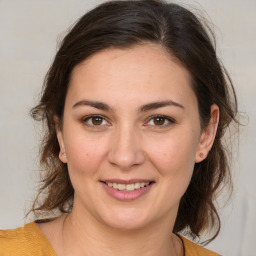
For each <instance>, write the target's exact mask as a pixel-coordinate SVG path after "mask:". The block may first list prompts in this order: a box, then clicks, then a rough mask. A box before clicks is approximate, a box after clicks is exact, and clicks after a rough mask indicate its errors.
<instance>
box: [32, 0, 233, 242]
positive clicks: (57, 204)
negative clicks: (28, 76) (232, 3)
mask: <svg viewBox="0 0 256 256" xmlns="http://www.w3.org/2000/svg"><path fill="white" fill-rule="evenodd" d="M207 30H208V29H206V28H205V26H203V25H202V23H201V22H200V21H199V19H198V18H197V17H196V16H195V15H194V14H192V12H190V11H189V10H187V9H185V8H183V7H181V6H179V5H176V4H168V3H166V2H164V1H158V0H138V1H136V0H135V1H109V2H106V3H104V4H101V5H100V6H98V7H96V8H95V9H93V10H91V11H90V12H88V13H86V14H85V15H84V16H82V17H81V18H80V20H79V21H78V22H77V23H76V24H75V26H74V27H73V28H72V29H71V30H70V32H69V33H68V34H67V35H66V37H65V38H64V40H63V41H62V43H61V45H60V48H59V50H58V52H57V54H56V56H55V59H54V61H53V64H52V66H51V67H50V69H49V71H48V73H47V75H46V78H45V83H44V87H43V92H42V97H41V100H40V103H39V105H37V106H36V107H34V108H33V109H32V111H31V114H32V116H33V118H34V119H35V120H40V121H43V122H44V123H45V124H46V129H45V134H44V140H43V143H42V147H41V165H42V167H43V169H44V171H45V173H44V178H43V179H42V181H41V182H42V183H41V187H40V189H39V194H42V193H43V194H44V195H45V196H44V198H43V200H42V201H40V202H39V201H38V197H37V199H36V201H35V203H34V205H33V207H32V211H33V212H34V213H35V214H36V216H38V214H37V213H40V214H41V213H42V212H50V211H52V210H56V209H58V210H59V211H60V212H63V213H65V212H69V211H70V210H71V208H72V203H73V195H74V189H73V187H72V184H71V181H70V178H69V174H68V170H67V166H66V164H63V163H62V162H61V161H60V160H59V158H58V155H59V151H60V148H59V144H58V141H57V136H56V130H55V123H54V115H56V116H57V117H58V118H59V119H60V120H61V119H62V116H63V109H64V104H65V97H66V93H67V89H68V86H69V80H70V76H71V73H72V70H73V69H74V67H75V66H76V65H78V64H79V63H81V62H82V61H84V60H85V59H86V58H88V57H89V56H91V55H93V54H94V53H96V52H99V51H101V50H103V49H106V48H109V47H114V48H115V47H117V48H124V49H125V48H128V47H132V46H135V45H138V44H141V43H147V42H150V43H156V44H159V45H162V46H163V47H164V48H165V49H166V50H167V51H168V52H169V54H170V55H171V56H172V57H174V58H175V59H176V60H177V61H179V63H181V64H182V65H183V66H184V67H185V68H186V69H187V70H188V71H189V72H190V74H191V77H192V85H191V86H192V88H193V90H194V92H195V94H196V97H197V100H198V106H199V114H200V121H201V126H202V129H203V128H205V127H206V126H207V124H208V122H209V120H210V108H211V105H212V104H214V103H215V104H217V105H218V106H219V109H220V120H219V126H218V130H217V134H216V139H215V142H214V144H213V147H212V149H211V151H210V152H209V154H208V156H207V158H206V159H205V160H204V161H203V162H200V163H196V164H195V168H194V172H193V176H192V179H191V182H190V185H189V187H188V189H187V191H186V193H185V194H184V195H183V197H182V199H181V202H180V207H179V211H178V215H177V219H176V222H175V226H174V230H173V232H180V231H182V230H183V231H184V230H189V234H190V235H192V237H194V238H195V237H199V236H200V234H201V232H202V231H204V230H206V229H207V230H211V229H214V230H215V233H214V235H213V236H212V238H211V239H213V238H215V237H216V236H217V234H218V232H219V229H220V219H219V215H218V212H217V209H216V207H215V204H214V200H215V197H216V194H217V192H218V191H219V189H220V187H222V185H223V184H224V185H230V184H231V180H230V171H229V166H228V163H227V152H226V148H225V147H224V145H223V142H222V137H223V134H224V131H225V129H226V128H227V127H228V125H229V124H230V122H231V121H232V120H235V116H236V113H237V102H236V96H235V92H234V88H233V85H232V83H231V80H230V78H229V76H228V74H227V72H226V71H225V69H224V68H223V66H222V65H221V63H220V61H219V60H218V58H217V56H216V49H215V46H214V45H215V43H214V41H213V38H214V37H213V36H212V33H211V31H210V34H208V33H209V32H208V33H207ZM208 31H209V30H208ZM209 35H210V36H209Z"/></svg>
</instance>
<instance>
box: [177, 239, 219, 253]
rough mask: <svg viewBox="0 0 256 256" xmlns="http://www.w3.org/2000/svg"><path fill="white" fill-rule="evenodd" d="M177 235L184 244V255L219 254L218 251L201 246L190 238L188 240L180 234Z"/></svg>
mask: <svg viewBox="0 0 256 256" xmlns="http://www.w3.org/2000/svg"><path fill="white" fill-rule="evenodd" d="M179 237H180V238H181V240H182V242H183V245H184V249H185V256H221V255H220V254H218V253H215V252H213V251H210V250H208V249H206V248H203V247H201V246H199V245H197V244H195V243H193V242H191V241H190V240H188V239H187V238H185V237H183V236H181V235H179Z"/></svg>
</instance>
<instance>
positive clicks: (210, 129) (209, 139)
mask: <svg viewBox="0 0 256 256" xmlns="http://www.w3.org/2000/svg"><path fill="white" fill-rule="evenodd" d="M219 115H220V111H219V107H218V106H217V105H216V104H213V105H212V106H211V118H210V121H209V124H208V125H207V127H206V128H205V129H204V130H203V132H202V134H201V136H200V141H199V144H198V147H197V152H196V157H195V162H196V163H199V162H201V161H203V160H204V159H205V158H206V157H207V155H208V153H209V151H210V150H211V148H212V145H213V142H214V139H215V135H216V132H217V128H218V124H219Z"/></svg>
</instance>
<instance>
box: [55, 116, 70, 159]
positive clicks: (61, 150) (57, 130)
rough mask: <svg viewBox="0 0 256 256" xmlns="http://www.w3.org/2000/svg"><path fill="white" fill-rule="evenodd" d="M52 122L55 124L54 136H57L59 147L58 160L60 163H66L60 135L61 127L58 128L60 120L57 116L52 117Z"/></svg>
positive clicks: (61, 135)
mask: <svg viewBox="0 0 256 256" xmlns="http://www.w3.org/2000/svg"><path fill="white" fill-rule="evenodd" d="M54 122H55V130H56V135H57V139H58V142H59V147H60V152H59V159H60V161H61V162H63V163H67V156H66V151H65V145H64V140H63V134H62V130H61V126H60V120H59V118H58V117H57V116H54Z"/></svg>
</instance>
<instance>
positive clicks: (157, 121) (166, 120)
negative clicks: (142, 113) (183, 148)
mask: <svg viewBox="0 0 256 256" xmlns="http://www.w3.org/2000/svg"><path fill="white" fill-rule="evenodd" d="M174 123H175V121H174V120H173V119H172V118H170V117H168V116H163V115H156V116H151V117H150V118H149V121H148V122H147V125H150V126H155V127H157V126H158V127H159V128H161V127H167V126H170V125H172V124H174Z"/></svg>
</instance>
